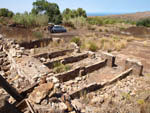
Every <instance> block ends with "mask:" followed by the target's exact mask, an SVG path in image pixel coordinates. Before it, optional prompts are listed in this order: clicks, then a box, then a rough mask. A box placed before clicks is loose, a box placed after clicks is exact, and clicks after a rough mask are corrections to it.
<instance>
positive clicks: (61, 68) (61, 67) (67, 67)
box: [54, 62, 71, 73]
mask: <svg viewBox="0 0 150 113" xmlns="http://www.w3.org/2000/svg"><path fill="white" fill-rule="evenodd" d="M70 69H71V66H70V65H64V64H62V63H60V62H56V63H54V73H62V72H65V71H68V70H70Z"/></svg>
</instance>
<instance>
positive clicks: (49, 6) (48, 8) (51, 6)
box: [32, 0, 62, 24]
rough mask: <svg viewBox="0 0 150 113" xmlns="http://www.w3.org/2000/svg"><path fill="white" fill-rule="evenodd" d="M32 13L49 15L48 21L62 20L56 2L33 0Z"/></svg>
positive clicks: (58, 21) (56, 21)
mask: <svg viewBox="0 0 150 113" xmlns="http://www.w3.org/2000/svg"><path fill="white" fill-rule="evenodd" d="M32 13H33V14H36V15H38V14H46V15H48V17H49V22H53V23H55V24H60V23H61V22H62V16H61V13H60V10H59V6H58V5H57V4H56V3H50V2H48V1H46V0H36V2H33V9H32Z"/></svg>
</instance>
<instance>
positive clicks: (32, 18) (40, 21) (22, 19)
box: [13, 13, 48, 27]
mask: <svg viewBox="0 0 150 113" xmlns="http://www.w3.org/2000/svg"><path fill="white" fill-rule="evenodd" d="M13 21H14V22H15V23H16V24H21V25H24V26H25V27H32V26H43V25H47V24H48V16H47V15H34V14H28V13H24V14H16V15H14V16H13Z"/></svg>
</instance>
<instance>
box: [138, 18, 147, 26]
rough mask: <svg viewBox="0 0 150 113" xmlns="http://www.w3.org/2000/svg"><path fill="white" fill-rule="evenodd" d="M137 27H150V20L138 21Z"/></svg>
mask: <svg viewBox="0 0 150 113" xmlns="http://www.w3.org/2000/svg"><path fill="white" fill-rule="evenodd" d="M136 25H137V26H144V27H150V18H146V19H142V20H139V21H137V23H136Z"/></svg>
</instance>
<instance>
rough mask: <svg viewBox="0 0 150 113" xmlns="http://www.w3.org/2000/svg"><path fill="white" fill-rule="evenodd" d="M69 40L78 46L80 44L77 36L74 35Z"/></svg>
mask: <svg viewBox="0 0 150 113" xmlns="http://www.w3.org/2000/svg"><path fill="white" fill-rule="evenodd" d="M71 42H74V43H76V44H77V45H78V46H80V45H81V40H80V38H79V37H74V38H72V40H71Z"/></svg>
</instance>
